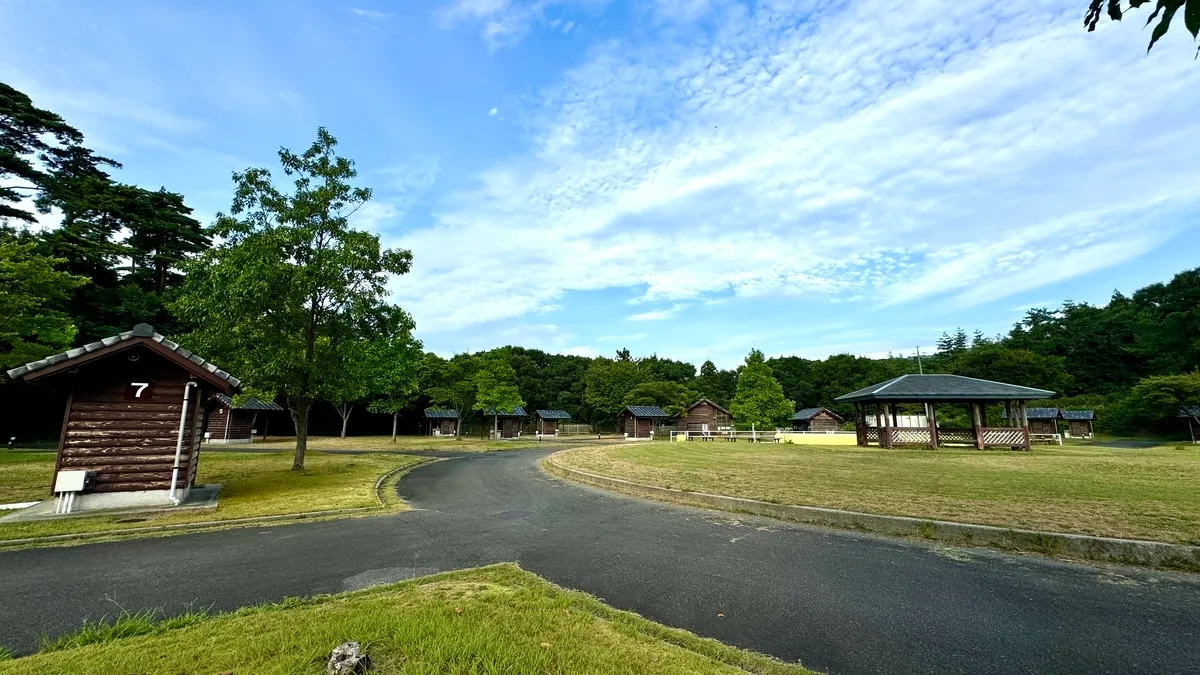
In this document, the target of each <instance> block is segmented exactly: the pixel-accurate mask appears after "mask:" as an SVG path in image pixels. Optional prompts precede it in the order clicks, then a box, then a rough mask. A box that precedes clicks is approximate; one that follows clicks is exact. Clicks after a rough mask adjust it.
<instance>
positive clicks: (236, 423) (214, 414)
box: [204, 394, 283, 445]
mask: <svg viewBox="0 0 1200 675" xmlns="http://www.w3.org/2000/svg"><path fill="white" fill-rule="evenodd" d="M211 400H212V404H211V405H210V406H209V408H208V419H207V422H206V424H205V425H204V430H205V432H204V442H205V443H212V444H214V445H228V444H232V443H250V442H251V441H253V440H254V434H255V432H257V431H258V423H259V422H262V423H263V424H264V425H265V424H266V423H267V420H268V415H270V414H271V413H273V412H283V408H281V407H280V406H279V405H278V404H277V403H272V402H269V401H263V400H260V399H257V398H253V397H251V398H248V399H246V400H245V401H243V402H242V403H240V404H235V403H234V402H233V399H232V398H231V397H229V396H227V395H225V394H217V395H216V396H214V397H213V398H212V399H211ZM264 430H265V427H264Z"/></svg>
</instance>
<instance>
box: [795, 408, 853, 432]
mask: <svg viewBox="0 0 1200 675" xmlns="http://www.w3.org/2000/svg"><path fill="white" fill-rule="evenodd" d="M841 425H842V418H841V417H839V416H838V414H837V413H835V412H833V411H832V410H830V409H829V408H804V409H803V410H797V411H796V414H795V415H792V431H837V430H838V429H840V428H841Z"/></svg>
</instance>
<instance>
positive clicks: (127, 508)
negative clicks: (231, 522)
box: [0, 484, 222, 523]
mask: <svg viewBox="0 0 1200 675" xmlns="http://www.w3.org/2000/svg"><path fill="white" fill-rule="evenodd" d="M221 487H222V486H221V485H220V484H213V485H197V486H195V487H193V488H191V490H187V491H182V490H181V491H180V493H181V494H180V496H181V498H182V500H183V501H181V502H180V503H179V504H178V505H175V504H173V503H172V502H171V491H170V490H144V491H138V492H99V493H96V492H93V493H86V494H79V495H76V496H75V503H74V504H73V505H72V508H71V512H70V513H55V509H56V506H57V501H58V499H57V498H55V497H52V498H50V499H47V500H45V501H41V502H37V503H36V504H34V505H33V506H30V507H28V508H24V509H21V510H19V511H14V512H13V513H10V514H8V515H6V516H4V517H2V518H0V523H18V522H22V521H29V520H53V519H55V518H80V517H87V516H108V515H124V514H132V513H167V512H176V511H194V510H198V509H215V508H216V507H217V497H218V496H219V495H220V494H221Z"/></svg>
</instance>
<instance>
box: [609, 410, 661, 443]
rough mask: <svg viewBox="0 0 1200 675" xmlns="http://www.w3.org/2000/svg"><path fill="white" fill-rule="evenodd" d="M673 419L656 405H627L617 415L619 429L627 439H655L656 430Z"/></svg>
mask: <svg viewBox="0 0 1200 675" xmlns="http://www.w3.org/2000/svg"><path fill="white" fill-rule="evenodd" d="M669 419H671V416H670V415H668V414H667V412H666V411H665V410H663V409H662V408H660V407H658V406H656V405H627V406H625V409H624V410H622V411H621V412H619V413H617V429H618V431H619V432H621V433H624V434H625V436H626V437H627V438H654V428H655V427H657V426H659V425H661V424H662V423H663V421H664V420H669Z"/></svg>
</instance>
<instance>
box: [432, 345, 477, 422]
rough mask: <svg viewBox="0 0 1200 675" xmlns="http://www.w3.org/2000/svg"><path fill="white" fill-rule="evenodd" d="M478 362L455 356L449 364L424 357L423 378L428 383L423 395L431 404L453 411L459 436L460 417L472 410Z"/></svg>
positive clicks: (471, 357)
mask: <svg viewBox="0 0 1200 675" xmlns="http://www.w3.org/2000/svg"><path fill="white" fill-rule="evenodd" d="M478 367H479V364H478V360H477V359H476V358H475V357H474V356H472V355H470V354H455V355H454V358H452V359H450V360H449V361H446V360H443V359H442V358H440V357H438V356H437V355H436V354H426V355H425V364H424V366H423V369H424V371H425V374H424V375H423V376H422V377H423V379H424V380H425V381H426V382H427V384H426V385H425V387H426V388H425V395H426V396H428V397H429V401H430V403H432V404H433V405H436V406H444V407H447V408H451V409H453V410H454V411H455V414H456V419H457V424H458V429H459V433H462V419H463V413H465V412H467V411H469V410H473V409H474V407H475V381H474V377H475V370H476V369H477V368H478Z"/></svg>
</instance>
